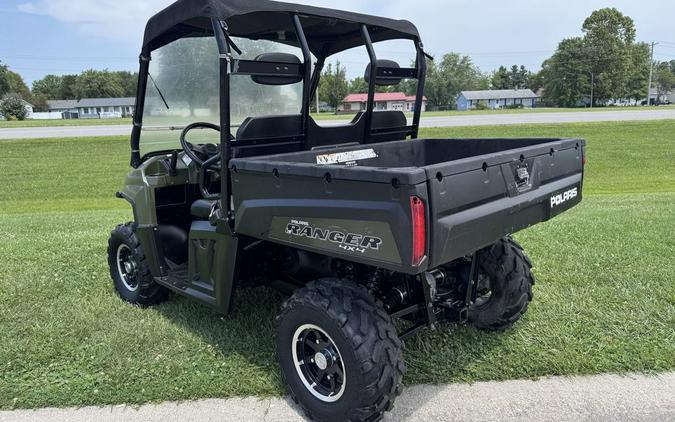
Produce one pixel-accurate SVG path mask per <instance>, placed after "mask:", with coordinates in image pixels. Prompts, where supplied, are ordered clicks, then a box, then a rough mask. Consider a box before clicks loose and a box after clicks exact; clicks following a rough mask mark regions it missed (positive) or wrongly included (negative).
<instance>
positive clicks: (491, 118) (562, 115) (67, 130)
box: [0, 108, 675, 139]
mask: <svg viewBox="0 0 675 422" xmlns="http://www.w3.org/2000/svg"><path fill="white" fill-rule="evenodd" d="M663 119H675V109H673V108H668V109H666V108H664V109H661V110H630V111H628V110H625V111H621V110H618V111H613V110H610V111H580V112H551V113H514V114H467V115H464V116H462V115H459V116H444V117H425V118H423V119H422V127H457V126H490V125H514V124H542V123H571V122H606V121H610V122H611V121H615V122H616V121H626V120H663ZM342 123H345V122H343V121H336V120H324V121H319V124H322V125H327V126H330V125H336V124H342ZM130 133H131V126H125V125H117V126H113V125H110V126H108V125H105V126H65V127H31V128H11V129H0V139H29V138H75V137H91V136H128V135H129V134H130ZM177 136H178V134H176V137H177Z"/></svg>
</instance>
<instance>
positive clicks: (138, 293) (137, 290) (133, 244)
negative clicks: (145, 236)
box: [108, 223, 168, 306]
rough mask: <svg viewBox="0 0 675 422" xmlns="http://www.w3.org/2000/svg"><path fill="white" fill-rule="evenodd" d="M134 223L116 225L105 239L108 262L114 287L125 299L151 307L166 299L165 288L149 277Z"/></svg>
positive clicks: (150, 275) (166, 292) (148, 269)
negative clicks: (108, 237)
mask: <svg viewBox="0 0 675 422" xmlns="http://www.w3.org/2000/svg"><path fill="white" fill-rule="evenodd" d="M132 226H133V224H132V223H127V224H123V225H120V226H117V227H116V228H115V230H113V231H112V233H111V234H110V239H109V240H108V265H109V266H110V276H111V277H112V279H113V283H114V285H115V290H116V291H117V293H118V294H119V295H120V297H121V298H122V299H124V300H125V301H127V302H129V303H132V304H134V305H139V306H151V305H156V304H158V303H161V302H163V301H165V300H166V298H167V296H168V291H167V289H166V288H164V287H162V286H160V285H159V284H157V283H156V282H155V280H154V279H153V278H152V274H151V273H150V268H149V267H148V263H147V261H146V260H145V254H144V253H143V246H142V245H141V242H140V241H139V240H138V237H137V236H136V233H134V230H133V227H132Z"/></svg>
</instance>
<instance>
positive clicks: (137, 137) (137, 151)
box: [131, 49, 150, 168]
mask: <svg viewBox="0 0 675 422" xmlns="http://www.w3.org/2000/svg"><path fill="white" fill-rule="evenodd" d="M138 61H139V64H140V69H139V70H138V84H137V85H136V92H137V93H138V94H137V95H136V104H135V105H134V123H133V124H134V126H133V128H132V129H131V167H133V168H138V166H140V165H141V147H140V143H141V128H142V127H143V108H144V107H145V89H146V88H147V85H148V75H149V69H150V52H149V51H145V49H144V50H143V51H142V52H141V55H140V56H139V57H138Z"/></svg>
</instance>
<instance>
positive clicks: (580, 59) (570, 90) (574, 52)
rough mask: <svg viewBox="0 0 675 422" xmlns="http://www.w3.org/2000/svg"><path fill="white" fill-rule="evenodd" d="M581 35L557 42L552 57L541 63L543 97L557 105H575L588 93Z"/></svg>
mask: <svg viewBox="0 0 675 422" xmlns="http://www.w3.org/2000/svg"><path fill="white" fill-rule="evenodd" d="M583 52H584V40H583V38H578V37H577V38H568V39H565V40H563V41H561V42H560V44H559V45H558V49H557V50H556V52H555V54H554V55H553V57H551V58H550V59H548V60H546V61H545V62H544V64H543V66H542V72H541V73H542V76H543V78H544V80H545V83H544V90H545V91H544V95H545V97H546V100H548V101H550V102H552V103H553V104H555V105H557V106H559V107H576V106H577V105H578V104H579V103H580V102H581V101H582V100H583V99H584V98H585V97H587V96H589V93H590V88H591V87H590V68H589V66H588V61H587V60H586V57H584V56H583V55H582V54H581V53H583Z"/></svg>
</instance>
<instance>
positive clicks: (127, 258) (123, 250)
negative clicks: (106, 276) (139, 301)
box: [117, 243, 138, 292]
mask: <svg viewBox="0 0 675 422" xmlns="http://www.w3.org/2000/svg"><path fill="white" fill-rule="evenodd" d="M117 272H118V273H119V276H120V278H121V279H122V283H123V284H124V287H126V288H127V289H128V290H129V291H131V292H134V291H136V290H138V280H137V277H136V272H137V269H136V262H135V261H134V258H133V254H132V251H131V248H130V247H129V246H128V245H126V244H124V243H122V244H120V246H119V247H118V248H117Z"/></svg>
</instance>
